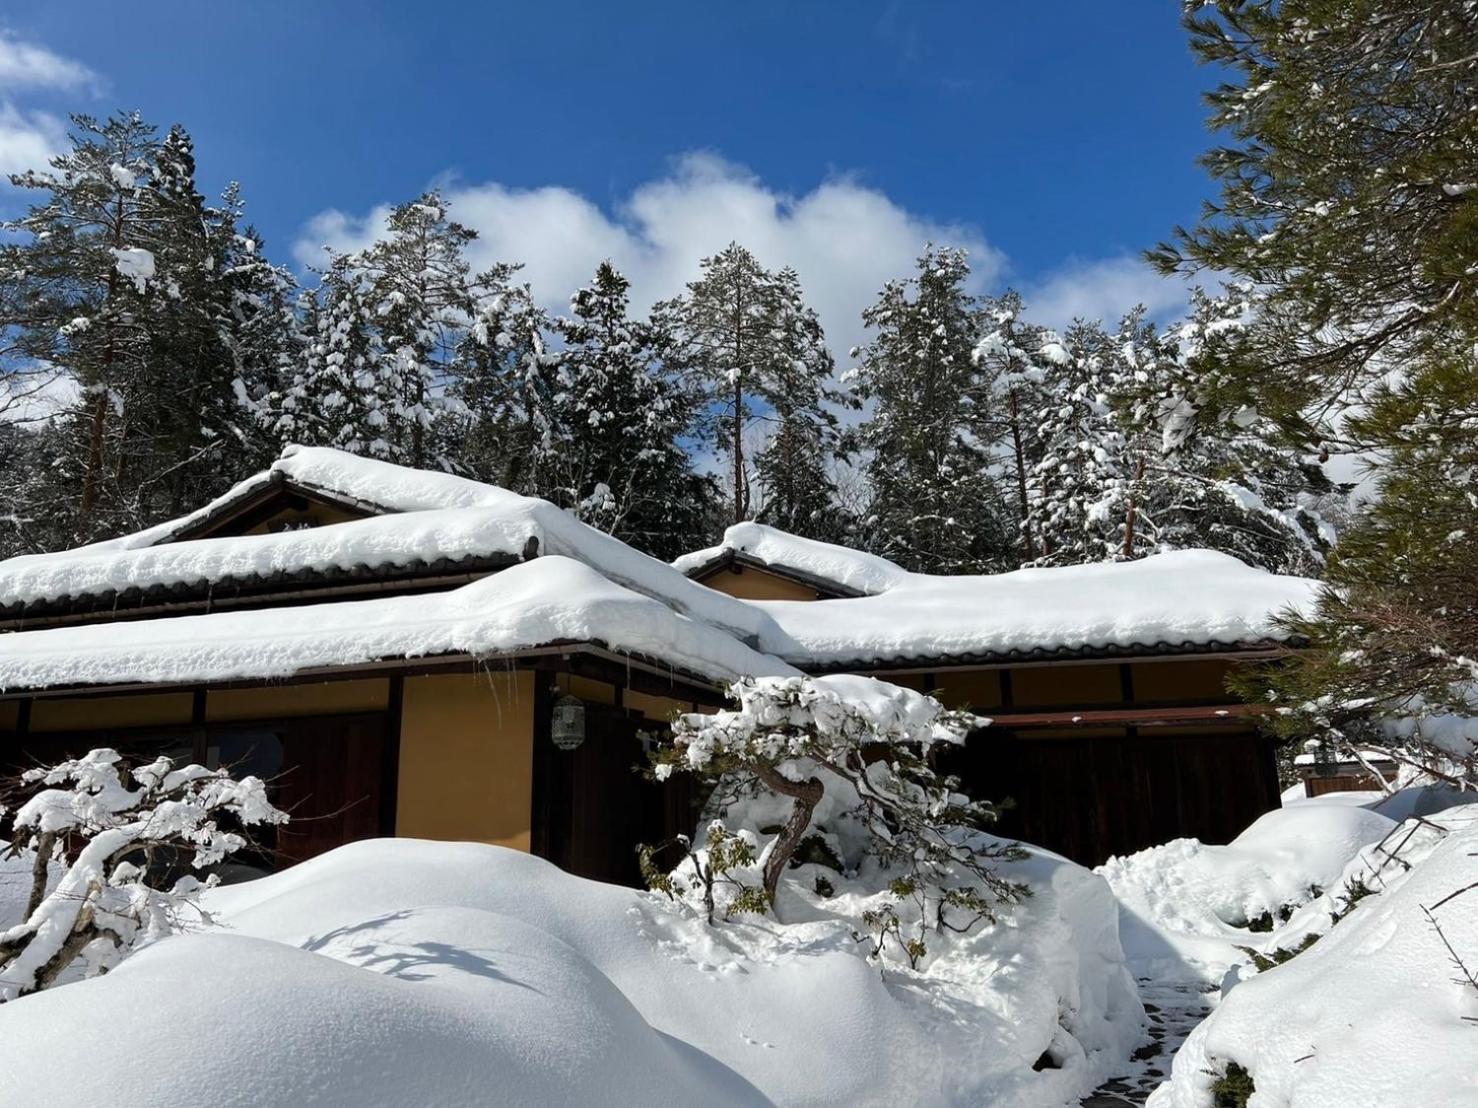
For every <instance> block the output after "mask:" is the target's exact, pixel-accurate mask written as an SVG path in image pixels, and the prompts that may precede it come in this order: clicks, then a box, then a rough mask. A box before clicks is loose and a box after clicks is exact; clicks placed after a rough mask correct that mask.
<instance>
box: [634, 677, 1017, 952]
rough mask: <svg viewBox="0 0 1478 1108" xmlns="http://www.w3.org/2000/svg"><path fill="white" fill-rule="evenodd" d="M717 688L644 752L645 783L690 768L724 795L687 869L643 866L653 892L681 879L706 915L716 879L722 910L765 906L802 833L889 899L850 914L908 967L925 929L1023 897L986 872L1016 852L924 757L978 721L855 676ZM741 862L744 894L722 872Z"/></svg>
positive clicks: (963, 924) (990, 915) (841, 871)
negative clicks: (716, 700) (728, 706)
mask: <svg viewBox="0 0 1478 1108" xmlns="http://www.w3.org/2000/svg"><path fill="white" fill-rule="evenodd" d="M730 696H731V697H732V698H733V699H734V700H736V701H737V702H738V707H737V708H735V709H732V710H729V711H723V712H718V713H715V714H712V715H703V714H692V715H685V716H680V717H679V718H678V719H677V720H676V722H675V723H674V725H673V741H672V743H671V744H670V745H667V746H663V747H659V748H658V749H657V750H656V751H655V752H654V754H653V761H654V767H655V769H654V772H655V774H656V775H657V776H658V777H659V778H666V777H667V776H669V775H670V774H671V773H672V772H674V771H685V772H690V773H697V774H701V775H703V776H705V777H708V778H710V779H714V780H717V781H720V782H721V787H722V788H723V789H724V790H725V791H726V792H729V793H732V795H733V796H734V797H735V799H736V801H738V802H737V803H734V804H731V805H729V806H728V808H727V811H726V816H727V819H726V820H725V821H724V822H716V823H714V824H711V825H710V827H709V829H708V832H707V838H706V840H705V843H704V845H703V847H702V848H701V849H700V850H696V851H691V850H690V851H689V857H688V859H687V863H688V866H689V867H690V869H689V870H687V871H684V869H683V868H682V867H679V871H678V873H677V874H676V875H663V874H657V873H652V872H650V870H649V880H650V881H651V883H652V884H653V887H655V888H658V889H659V890H661V891H663V892H667V893H669V894H670V895H674V894H676V893H677V892H678V891H679V890H680V889H681V888H682V882H683V880H684V878H685V877H690V878H691V881H690V883H691V884H692V885H693V886H694V887H696V888H698V889H700V890H701V891H702V893H703V898H704V904H705V908H706V911H707V914H708V916H709V918H710V919H712V917H713V910H714V897H715V890H716V889H719V890H724V889H725V887H727V890H728V893H729V896H730V899H729V903H728V904H727V905H726V914H729V915H731V914H733V911H734V909H735V907H736V906H737V907H738V909H739V910H749V911H753V910H760V911H763V910H764V909H765V908H767V907H775V908H777V911H778V905H777V904H776V897H777V894H778V891H779V886H780V879H781V876H782V875H783V874H784V873H785V872H786V870H787V869H788V868H789V866H790V865H791V864H792V863H793V862H795V861H796V860H797V858H798V852H799V851H800V850H801V848H802V846H803V844H804V843H806V842H807V841H808V839H809V840H811V841H813V842H815V843H816V844H817V845H816V848H815V849H816V851H817V852H819V853H820V855H821V856H822V857H823V858H825V859H826V860H827V861H828V862H830V863H831V868H832V869H833V870H835V871H836V876H837V877H841V876H843V875H848V876H851V875H855V874H856V872H857V870H858V867H859V866H861V865H862V864H863V862H864V861H866V862H868V863H870V865H871V877H872V879H873V881H874V882H875V887H876V891H881V890H884V889H886V890H887V892H888V893H889V894H890V897H891V900H890V901H886V902H882V903H879V904H876V905H873V906H871V907H869V908H868V909H867V911H866V912H865V913H864V916H863V919H862V922H863V923H865V924H866V925H867V926H868V927H869V928H870V929H871V930H872V931H873V933H874V934H875V936H876V952H877V953H881V952H882V950H883V949H884V948H885V947H887V946H888V945H889V943H890V940H896V943H897V946H898V948H899V949H900V950H901V951H902V952H903V953H904V954H905V955H906V956H907V958H908V960H909V962H910V964H915V965H916V964H917V963H918V960H919V959H920V958H922V957H923V956H924V954H925V953H926V947H925V934H926V932H927V931H931V930H932V931H935V932H941V933H942V932H945V931H954V932H966V931H969V930H970V929H971V928H972V927H973V926H974V925H975V924H976V923H979V922H981V921H982V920H992V919H994V913H995V907H996V905H997V904H999V903H1001V902H1009V901H1014V900H1017V899H1019V898H1020V897H1021V896H1022V895H1023V894H1024V892H1025V889H1024V888H1023V887H1022V886H1021V885H1019V884H1017V883H1014V882H1012V881H1010V880H1007V879H1006V878H1004V877H1002V876H1001V875H1000V873H999V872H998V870H997V864H998V863H999V862H1000V861H1002V860H1008V859H1015V858H1019V857H1022V856H1023V855H1022V854H1021V851H1020V849H1019V848H1018V847H1016V846H1015V845H1013V844H1008V843H1004V842H1002V841H1000V840H999V839H995V838H993V837H991V836H989V835H985V834H983V833H982V830H981V829H982V828H984V827H985V826H987V825H989V824H990V823H992V822H993V821H994V820H995V818H996V815H997V811H996V808H995V807H994V806H993V805H991V804H990V803H988V802H985V801H980V800H974V799H972V798H970V797H968V796H966V795H964V794H963V793H961V792H960V791H959V788H958V782H957V781H956V780H955V779H953V778H950V777H944V776H940V775H938V774H936V773H935V771H934V770H933V768H932V767H931V766H930V763H929V750H930V747H931V746H932V745H933V744H935V743H939V742H960V741H962V740H963V737H964V735H965V733H966V731H968V730H970V729H972V728H974V727H976V726H979V725H980V724H981V723H982V722H985V721H982V720H981V719H980V718H979V717H976V716H973V715H970V714H968V713H965V712H957V711H950V710H947V709H945V708H944V707H943V706H942V705H941V704H940V703H939V702H938V701H937V700H935V699H933V698H932V697H929V696H925V695H923V694H921V693H917V692H913V691H911V690H908V689H903V688H899V687H898V686H896V685H890V684H887V683H885V682H882V681H877V680H874V679H872V678H867V677H852V676H838V677H819V678H807V677H770V678H746V679H743V680H741V681H738V682H736V683H735V684H734V685H733V686H732V688H731V690H730ZM761 837H764V838H765V841H764V843H763V845H761V844H760V838H761ZM685 845H686V844H685ZM751 866H753V867H757V868H758V869H759V871H760V882H761V884H760V886H759V888H758V889H756V888H754V887H752V886H748V885H746V884H745V883H744V881H743V880H742V879H741V878H740V877H739V876H738V875H737V873H736V871H739V870H741V869H744V868H746V867H751ZM818 880H819V881H822V882H827V883H830V881H831V879H830V878H825V877H824V876H819V877H818ZM813 887H816V888H823V889H824V888H825V885H823V884H817V885H816V886H813ZM905 906H906V909H907V910H906V911H904V912H903V914H900V911H901V910H902V909H904V908H905Z"/></svg>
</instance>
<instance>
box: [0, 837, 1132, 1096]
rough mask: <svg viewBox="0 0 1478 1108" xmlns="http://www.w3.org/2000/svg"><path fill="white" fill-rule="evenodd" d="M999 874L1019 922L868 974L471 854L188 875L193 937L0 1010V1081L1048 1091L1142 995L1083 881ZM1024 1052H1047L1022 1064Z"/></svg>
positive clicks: (1105, 1042) (818, 943) (1027, 871)
mask: <svg viewBox="0 0 1478 1108" xmlns="http://www.w3.org/2000/svg"><path fill="white" fill-rule="evenodd" d="M1020 867H1021V869H1020V874H1019V875H1018V876H1023V877H1025V878H1026V879H1028V880H1030V881H1031V882H1032V885H1033V888H1034V889H1035V891H1036V895H1035V896H1033V897H1032V898H1031V899H1030V900H1029V901H1028V902H1027V903H1026V904H1025V905H1023V906H1022V907H1021V914H1020V915H1019V916H1015V917H1012V918H1011V919H1009V920H1007V921H1004V922H1003V923H1002V924H1000V925H998V926H997V927H995V928H992V929H990V930H987V931H984V932H980V933H978V934H976V935H973V936H971V937H970V938H969V940H968V945H966V944H961V945H960V946H958V947H956V948H955V949H954V952H953V953H952V954H951V955H950V956H949V957H950V959H951V960H949V961H946V960H945V959H944V958H943V957H941V958H940V959H939V960H937V961H936V964H935V965H933V966H932V967H930V969H929V970H928V971H927V972H919V973H914V972H912V971H908V970H906V969H903V970H894V969H891V968H890V969H889V970H888V972H887V973H886V974H880V973H879V972H878V970H877V968H876V967H874V966H872V965H870V964H869V963H867V962H866V961H865V960H864V958H863V957H862V954H861V948H860V947H859V944H857V943H856V942H855V941H854V940H853V938H852V935H851V928H850V926H849V925H848V924H846V923H844V922H842V921H841V920H839V919H837V918H831V917H823V916H820V915H818V917H817V918H815V919H812V920H810V921H808V922H803V923H798V924H793V925H787V926H783V927H780V926H776V925H775V924H773V923H771V922H766V923H760V924H755V925H747V924H730V925H724V926H720V927H714V928H710V927H708V926H706V925H705V924H704V923H703V922H702V921H701V920H699V919H697V918H694V917H692V916H691V915H689V914H686V913H684V912H683V911H681V910H680V909H678V908H675V907H673V906H671V905H669V904H668V902H666V901H665V900H663V899H661V898H658V897H656V896H654V895H652V894H647V893H639V892H635V891H632V890H627V889H620V888H616V887H614V886H608V885H601V884H597V883H594V882H589V881H584V880H581V879H579V878H575V877H571V876H569V875H567V874H564V873H561V872H560V871H558V870H557V869H555V868H554V867H553V866H551V865H549V864H548V863H546V862H543V861H541V860H539V859H537V858H533V857H531V856H528V855H524V854H520V853H517V852H514V851H510V850H505V849H501V848H498V847H489V846H482V845H473V844H446V843H429V842H419V841H414V840H403V839H400V840H380V841H372V842H363V843H357V844H354V845H351V846H348V847H344V848H341V849H339V850H336V851H334V852H332V853H330V854H327V855H323V856H321V857H319V858H316V859H314V860H312V861H310V862H307V863H304V864H302V865H300V866H297V867H296V868H294V869H292V870H289V871H287V872H285V873H282V874H279V875H276V876H274V877H269V878H265V879H263V880H260V881H256V882H252V883H250V884H246V885H238V886H233V887H230V888H222V889H217V890H214V891H213V892H211V893H210V894H208V899H207V907H208V908H209V909H210V910H211V911H213V912H214V913H215V915H216V917H217V919H218V920H219V921H220V922H219V926H218V927H216V928H214V929H212V930H209V931H207V932H205V933H203V934H198V935H192V936H185V937H180V938H173V939H168V940H165V941H164V942H162V943H160V944H158V945H157V946H155V947H152V948H150V949H148V950H146V951H144V952H143V953H141V954H139V955H137V956H135V957H134V958H133V959H131V960H130V961H129V962H127V963H125V964H124V965H123V966H122V967H121V968H120V969H119V970H117V971H115V972H114V973H112V974H110V975H108V976H106V977H103V978H99V979H96V980H94V981H90V982H86V983H82V984H79V985H71V986H67V987H65V988H61V989H57V990H54V991H52V992H50V993H43V994H39V995H38V996H35V997H30V998H26V999H23V1000H21V1001H18V1002H16V1003H14V1004H10V1005H6V1006H4V1007H3V1008H0V1101H3V1102H16V1103H30V1102H36V1101H45V1102H46V1103H49V1104H55V1105H58V1106H59V1108H64V1106H67V1105H73V1104H76V1105H83V1104H89V1105H90V1104H98V1103H137V1104H145V1103H147V1104H151V1105H161V1106H164V1108H171V1106H174V1105H187V1104H188V1105H193V1104H196V1103H199V1102H200V1098H201V1096H202V1095H205V1096H207V1097H208V1099H210V1100H211V1101H212V1102H213V1103H227V1104H263V1103H270V1104H299V1103H309V1102H311V1103H315V1104H324V1105H380V1104H383V1105H399V1104H437V1105H462V1104H483V1103H487V1102H488V1098H489V1097H490V1096H492V1097H493V1098H494V1099H496V1100H497V1101H498V1102H500V1103H510V1104H597V1103H602V1104H652V1103H670V1104H727V1103H763V1102H764V1101H765V1099H766V1098H768V1100H770V1101H773V1102H775V1103H781V1104H786V1105H823V1104H825V1105H830V1104H846V1103H854V1104H887V1103H893V1104H904V1103H906V1104H910V1105H921V1106H928V1105H944V1104H962V1103H988V1104H991V1105H995V1106H998V1108H1010V1106H1013V1105H1015V1106H1022V1108H1026V1106H1036V1105H1043V1104H1054V1105H1055V1104H1065V1103H1071V1102H1074V1101H1075V1100H1076V1099H1077V1097H1078V1096H1080V1095H1081V1094H1082V1093H1083V1092H1085V1091H1086V1090H1087V1089H1089V1088H1091V1087H1092V1085H1093V1084H1094V1083H1096V1081H1097V1080H1100V1079H1101V1076H1102V1075H1106V1074H1107V1073H1108V1071H1109V1070H1111V1069H1112V1068H1114V1066H1115V1065H1116V1064H1118V1063H1120V1062H1121V1061H1122V1058H1123V1057H1124V1055H1125V1054H1126V1053H1127V1051H1128V1050H1129V1049H1132V1047H1133V1045H1134V1043H1135V1041H1136V1040H1137V1038H1138V1035H1139V1032H1140V1026H1141V1019H1142V1010H1141V1009H1140V1007H1139V1004H1138V1001H1137V998H1136V997H1135V994H1134V991H1133V985H1132V982H1130V981H1129V979H1128V977H1127V975H1126V973H1125V971H1124V967H1123V963H1122V958H1121V955H1120V952H1119V949H1118V943H1117V939H1116V936H1115V919H1114V911H1113V903H1112V899H1111V896H1110V894H1109V891H1108V889H1107V887H1106V886H1105V885H1104V883H1103V882H1102V881H1101V880H1100V879H1098V878H1096V877H1094V876H1093V875H1092V874H1090V873H1088V872H1087V871H1085V870H1083V869H1081V868H1080V867H1077V866H1074V865H1073V864H1072V863H1069V862H1066V861H1064V860H1062V859H1060V858H1056V857H1053V856H1051V855H1045V854H1039V855H1037V856H1035V857H1034V858H1032V859H1031V860H1029V861H1027V862H1023V863H1020ZM141 1013H148V1018H140V1014H141ZM123 1027H127V1028H128V1031H127V1033H126V1034H120V1033H119V1031H120V1028H123ZM185 1028H187V1029H188V1033H189V1034H190V1035H191V1036H193V1037H194V1041H196V1042H198V1043H199V1044H200V1049H197V1050H194V1051H188V1052H185V1051H182V1049H181V1046H180V1043H181V1039H180V1034H181V1032H182V1029H185ZM1044 1053H1047V1054H1050V1055H1051V1056H1052V1058H1053V1059H1054V1060H1056V1061H1057V1064H1058V1068H1046V1069H1043V1070H1041V1071H1035V1070H1033V1069H1032V1064H1033V1063H1034V1062H1036V1061H1037V1060H1038V1059H1039V1058H1041V1057H1042V1055H1043V1054H1044ZM78 1057H83V1058H86V1059H87V1064H86V1065H84V1066H77V1065H75V1064H73V1060H74V1059H76V1058H78ZM63 1072H65V1073H66V1074H67V1078H66V1080H65V1081H59V1080H58V1074H59V1073H63Z"/></svg>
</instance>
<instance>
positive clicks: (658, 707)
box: [622, 689, 704, 723]
mask: <svg viewBox="0 0 1478 1108" xmlns="http://www.w3.org/2000/svg"><path fill="white" fill-rule="evenodd" d="M622 701H623V703H624V704H625V705H626V707H628V708H630V709H632V711H636V712H640V713H641V714H642V716H643V717H645V718H646V719H649V720H651V721H652V722H653V723H666V722H667V721H668V720H670V719H671V718H672V717H673V715H674V714H676V713H680V712H691V711H694V710H695V708H694V705H693V703H692V702H691V701H688V700H673V699H672V698H671V697H670V696H651V695H649V694H648V693H640V692H636V691H634V690H632V689H627V690H626V695H625V696H624V697H623V698H622ZM696 710H698V711H703V710H704V709H702V708H698V709H696Z"/></svg>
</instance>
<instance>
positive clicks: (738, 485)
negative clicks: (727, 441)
mask: <svg viewBox="0 0 1478 1108" xmlns="http://www.w3.org/2000/svg"><path fill="white" fill-rule="evenodd" d="M739 381H740V378H739V375H738V374H735V375H734V522H735V523H743V522H744V509H745V507H746V505H745V503H744V502H745V499H746V498H745V495H744V491H745V490H744V420H743V417H742V413H743V411H744V386H743V385H741V384H740V383H739Z"/></svg>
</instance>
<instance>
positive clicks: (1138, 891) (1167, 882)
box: [1097, 804, 1396, 983]
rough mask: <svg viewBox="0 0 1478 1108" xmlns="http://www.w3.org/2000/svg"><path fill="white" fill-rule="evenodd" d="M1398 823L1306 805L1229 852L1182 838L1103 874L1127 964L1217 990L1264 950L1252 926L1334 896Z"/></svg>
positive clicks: (1267, 821)
mask: <svg viewBox="0 0 1478 1108" xmlns="http://www.w3.org/2000/svg"><path fill="white" fill-rule="evenodd" d="M1395 826H1396V824H1395V822H1394V821H1393V820H1390V819H1388V818H1386V817H1385V816H1382V815H1378V814H1377V813H1375V812H1371V811H1367V810H1366V809H1365V808H1363V807H1359V806H1354V805H1348V804H1308V805H1299V806H1297V807H1292V808H1281V809H1277V810H1274V811H1272V812H1268V813H1267V814H1266V815H1264V816H1262V817H1261V818H1259V819H1258V820H1257V822H1255V823H1254V824H1253V825H1252V826H1251V827H1249V828H1248V829H1247V830H1246V831H1244V832H1242V834H1241V835H1239V836H1237V838H1236V839H1234V840H1233V841H1232V842H1231V843H1229V844H1228V845H1226V846H1208V845H1206V844H1204V843H1201V842H1199V841H1198V840H1196V839H1175V840H1173V841H1171V842H1168V843H1165V844H1164V845H1162V846H1156V847H1151V848H1150V849H1148V850H1143V851H1140V852H1139V853H1138V854H1132V855H1129V856H1128V857H1125V858H1117V857H1116V858H1110V859H1109V860H1108V861H1107V862H1106V863H1104V864H1103V865H1102V866H1100V867H1098V870H1097V872H1098V873H1099V874H1101V875H1102V876H1103V877H1104V878H1105V879H1106V880H1107V881H1108V883H1109V885H1110V886H1111V887H1112V888H1113V891H1114V894H1115V895H1116V896H1117V897H1118V899H1119V902H1120V905H1121V913H1122V914H1121V919H1120V931H1121V935H1122V939H1123V943H1124V952H1125V956H1126V957H1127V958H1128V959H1129V962H1130V965H1131V966H1132V967H1133V969H1134V971H1135V973H1136V974H1137V975H1138V976H1141V977H1150V978H1155V979H1157V980H1173V981H1194V980H1198V979H1199V980H1203V981H1206V982H1209V983H1216V982H1219V981H1220V980H1221V978H1222V977H1223V975H1224V974H1225V973H1226V972H1227V970H1228V969H1229V968H1230V967H1231V966H1233V965H1236V964H1237V963H1239V962H1243V961H1245V960H1246V955H1245V954H1243V953H1242V952H1241V951H1240V950H1238V947H1240V946H1257V945H1259V940H1260V939H1262V938H1263V935H1262V933H1260V932H1257V931H1252V930H1250V929H1249V928H1248V926H1247V925H1248V923H1249V922H1253V921H1258V919H1259V917H1263V916H1266V917H1269V918H1268V920H1267V924H1268V925H1276V924H1277V923H1280V922H1281V920H1280V913H1284V914H1286V910H1288V909H1293V908H1297V907H1299V906H1300V905H1303V904H1306V903H1308V902H1309V901H1311V900H1313V899H1314V898H1315V897H1317V896H1318V895H1319V893H1320V892H1322V891H1323V890H1326V889H1331V888H1333V887H1334V886H1335V885H1336V884H1337V883H1338V882H1339V879H1340V875H1341V874H1342V873H1343V872H1344V870H1345V867H1346V866H1347V865H1348V864H1349V863H1350V861H1351V859H1352V858H1354V857H1355V856H1356V855H1357V854H1358V853H1359V852H1360V850H1361V848H1363V847H1365V846H1367V845H1368V844H1370V843H1374V842H1378V841H1379V840H1380V839H1382V838H1384V837H1385V836H1386V835H1387V834H1388V833H1389V832H1390V831H1391V830H1392V829H1393V828H1394V827H1395Z"/></svg>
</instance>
